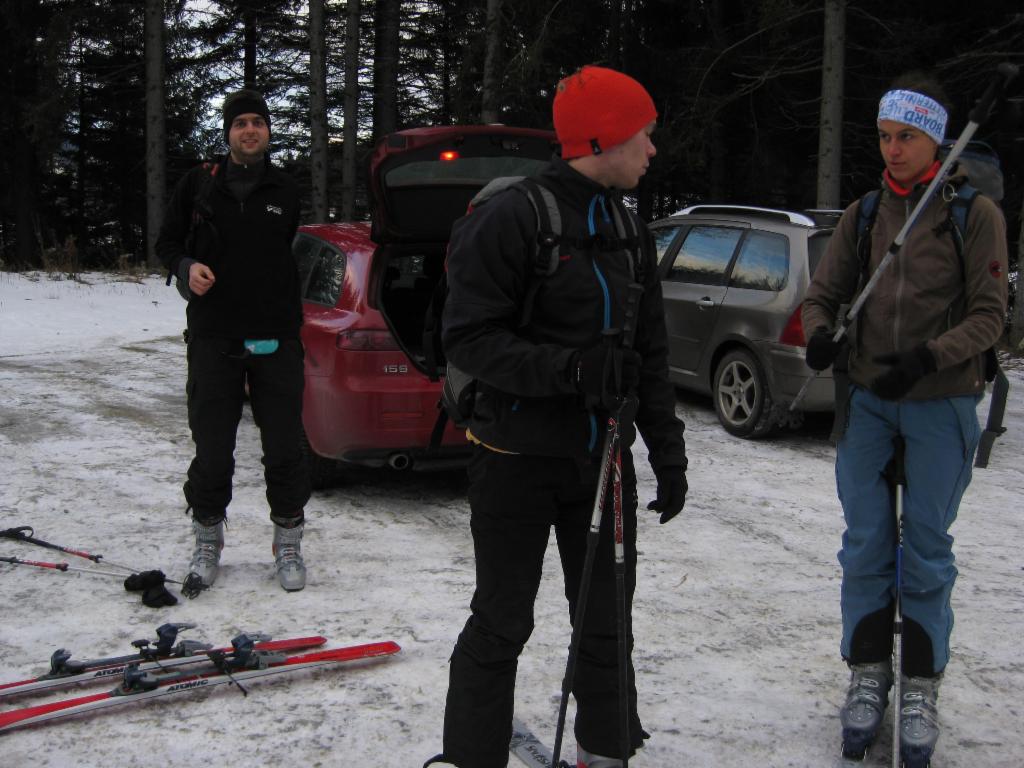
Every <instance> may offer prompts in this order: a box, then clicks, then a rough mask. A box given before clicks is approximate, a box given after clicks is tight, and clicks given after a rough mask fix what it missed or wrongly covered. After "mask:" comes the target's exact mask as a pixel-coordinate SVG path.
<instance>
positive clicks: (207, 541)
mask: <svg viewBox="0 0 1024 768" xmlns="http://www.w3.org/2000/svg"><path fill="white" fill-rule="evenodd" d="M192 532H193V533H195V535H196V548H195V549H194V550H193V551H192V560H191V561H190V562H189V564H188V570H189V573H190V574H191V573H194V574H196V576H198V577H199V580H200V581H202V583H203V586H204V587H212V586H213V582H215V581H216V580H217V569H218V567H219V566H220V551H221V550H222V549H224V521H223V520H221V521H220V522H219V523H214V524H213V525H203V524H202V523H200V522H199V521H198V520H193V521H192Z"/></svg>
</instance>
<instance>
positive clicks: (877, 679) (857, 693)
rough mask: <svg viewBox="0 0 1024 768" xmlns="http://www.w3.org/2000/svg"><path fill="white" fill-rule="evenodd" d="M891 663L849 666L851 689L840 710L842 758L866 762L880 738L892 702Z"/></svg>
mask: <svg viewBox="0 0 1024 768" xmlns="http://www.w3.org/2000/svg"><path fill="white" fill-rule="evenodd" d="M891 687H892V664H891V663H890V662H889V661H879V662H874V663H870V664H851V665H850V688H849V690H848V691H847V693H846V703H845V704H844V705H843V708H842V709H841V710H839V722H840V723H842V726H843V757H846V758H849V759H852V760H863V759H864V755H865V754H866V753H867V750H868V747H870V746H871V744H872V743H873V742H874V740H875V737H876V736H877V735H878V728H879V726H880V725H881V724H882V717H883V715H885V707H886V705H887V704H888V703H889V689H890V688H891Z"/></svg>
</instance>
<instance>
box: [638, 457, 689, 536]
mask: <svg viewBox="0 0 1024 768" xmlns="http://www.w3.org/2000/svg"><path fill="white" fill-rule="evenodd" d="M654 474H655V476H657V478H658V497H657V498H656V499H655V500H654V501H652V502H651V503H650V504H648V505H647V508H648V509H650V510H652V511H654V512H661V519H660V520H659V521H658V522H660V523H661V524H662V525H664V524H665V523H667V522H668V521H669V520H671V519H672V518H673V517H675V516H676V515H678V514H679V513H680V512H681V511H682V509H683V505H684V504H685V503H686V492H687V490H689V488H690V486H689V485H688V484H687V482H686V470H685V469H683V468H682V467H661V468H660V469H656V470H654Z"/></svg>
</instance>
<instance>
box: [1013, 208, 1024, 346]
mask: <svg viewBox="0 0 1024 768" xmlns="http://www.w3.org/2000/svg"><path fill="white" fill-rule="evenodd" d="M1020 209H1021V217H1020V237H1019V238H1017V280H1016V282H1015V284H1014V285H1015V291H1014V301H1013V321H1012V322H1011V323H1010V347H1011V348H1012V349H1015V350H1017V351H1018V352H1024V204H1022V205H1021V207H1020Z"/></svg>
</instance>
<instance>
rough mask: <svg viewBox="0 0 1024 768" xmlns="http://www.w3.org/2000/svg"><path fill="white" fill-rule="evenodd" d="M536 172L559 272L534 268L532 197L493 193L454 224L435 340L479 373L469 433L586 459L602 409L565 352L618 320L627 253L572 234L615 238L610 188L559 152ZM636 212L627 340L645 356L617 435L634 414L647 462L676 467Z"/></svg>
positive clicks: (646, 242)
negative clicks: (552, 210) (634, 309)
mask: <svg viewBox="0 0 1024 768" xmlns="http://www.w3.org/2000/svg"><path fill="white" fill-rule="evenodd" d="M536 178H537V181H538V182H539V183H540V184H543V185H544V186H545V187H547V188H548V189H549V190H551V192H552V193H553V194H554V195H555V197H556V198H557V200H558V203H559V210H560V212H561V216H562V243H561V245H560V246H559V251H558V252H559V257H560V258H559V265H558V268H557V270H555V272H554V274H552V275H550V276H546V277H541V276H538V275H535V274H534V268H533V264H534V261H535V256H534V254H535V252H536V247H535V245H534V244H535V243H536V238H537V222H536V216H535V213H534V210H533V207H532V205H531V203H530V201H529V200H528V199H527V198H526V196H525V195H523V194H521V193H520V192H518V191H516V190H506V191H504V192H501V193H499V194H497V195H496V196H495V197H494V198H492V199H491V200H489V201H487V202H486V203H485V204H483V205H482V206H480V207H479V208H477V209H475V210H474V211H472V212H471V213H469V214H467V215H466V216H464V217H463V218H461V219H460V220H459V221H457V222H456V223H455V225H454V227H453V229H452V236H451V241H450V244H449V251H448V286H449V295H448V298H447V300H446V302H445V308H444V316H443V330H442V340H443V344H444V349H445V354H446V356H447V357H448V359H449V360H450V361H451V362H452V363H453V364H454V365H455V366H456V367H457V368H459V369H460V370H462V371H464V372H465V373H466V374H468V375H470V376H473V377H475V378H476V379H477V380H478V382H479V383H478V391H479V392H480V394H479V395H478V397H477V400H476V402H475V404H474V414H473V418H472V420H471V421H470V427H469V430H470V432H471V434H472V436H473V437H474V438H476V439H477V440H479V441H480V442H482V443H484V444H485V445H487V446H488V447H490V448H493V449H497V450H501V451H510V452H515V453H524V454H531V455H539V456H558V457H574V458H585V457H587V456H588V455H597V454H599V453H600V450H601V446H602V443H603V434H604V426H605V418H604V417H605V416H606V414H602V413H600V412H595V411H588V410H587V409H586V408H585V407H584V404H583V399H582V398H581V397H580V395H578V394H577V391H576V388H575V385H574V383H573V381H572V371H570V370H569V368H570V361H571V358H572V357H573V353H574V352H575V351H576V350H579V349H585V348H587V347H590V346H593V345H595V344H599V343H601V338H602V330H603V329H606V328H621V327H622V325H623V314H624V309H625V305H626V299H627V290H626V286H627V285H628V284H629V283H630V282H632V280H633V277H634V275H633V274H632V271H631V269H630V266H629V259H628V256H627V253H626V251H624V250H621V249H620V250H607V249H602V248H600V247H598V246H594V245H586V244H582V245H581V244H580V241H585V240H587V239H588V238H589V236H590V235H593V234H595V233H597V234H603V235H604V236H606V237H607V238H610V239H615V238H617V233H616V231H615V226H614V223H613V218H612V212H611V210H610V208H611V205H612V204H611V202H610V196H611V195H614V194H616V193H615V192H614V191H613V190H609V189H606V188H605V187H603V186H601V185H600V184H597V183H596V182H594V181H591V180H590V179H588V178H587V177H585V176H583V175H582V174H580V173H578V172H577V171H576V170H575V169H573V168H572V167H571V166H570V165H569V164H568V163H566V162H565V161H563V160H562V159H561V158H558V157H555V158H554V159H553V160H552V163H551V165H550V167H549V168H548V169H547V170H546V171H545V172H543V173H542V174H540V175H539V176H538V177H536ZM630 215H632V214H630ZM633 219H634V222H635V223H636V225H637V228H638V229H639V231H640V233H641V249H640V250H641V253H640V255H641V257H642V258H643V260H644V266H643V270H642V271H643V279H644V292H643V295H642V298H641V300H640V307H639V313H638V317H639V320H638V324H637V334H636V341H635V343H634V348H635V349H636V350H637V351H638V352H639V353H640V355H641V356H642V358H643V366H642V370H641V380H640V386H639V391H638V404H637V406H636V408H635V413H629V414H624V416H623V418H622V445H623V447H628V446H629V445H631V444H632V443H633V440H634V438H635V429H634V424H633V420H634V417H635V423H636V426H637V427H639V429H640V433H641V435H642V436H643V438H644V442H645V443H646V444H647V447H648V450H649V452H650V462H651V465H652V466H653V467H654V468H656V469H657V468H660V467H682V468H685V467H686V449H685V445H684V441H683V423H682V421H681V420H680V419H679V418H677V417H676V414H675V402H676V398H675V389H674V387H673V386H672V384H671V383H670V382H669V380H668V362H667V353H668V337H667V334H666V332H665V320H664V311H663V309H662V297H661V283H660V281H659V280H658V276H657V274H656V273H657V268H656V255H655V248H654V242H653V238H652V237H651V235H650V232H649V231H648V229H647V227H646V226H645V225H644V224H643V222H641V221H640V220H639V219H638V218H637V217H635V216H634V217H633ZM534 280H539V281H541V282H540V285H539V286H537V287H536V293H535V296H534V300H533V305H532V311H531V312H530V314H529V318H528V321H527V323H526V325H525V326H523V327H519V326H520V321H521V319H522V305H523V301H524V298H525V296H526V293H527V289H528V286H529V284H530V283H531V281H534Z"/></svg>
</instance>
